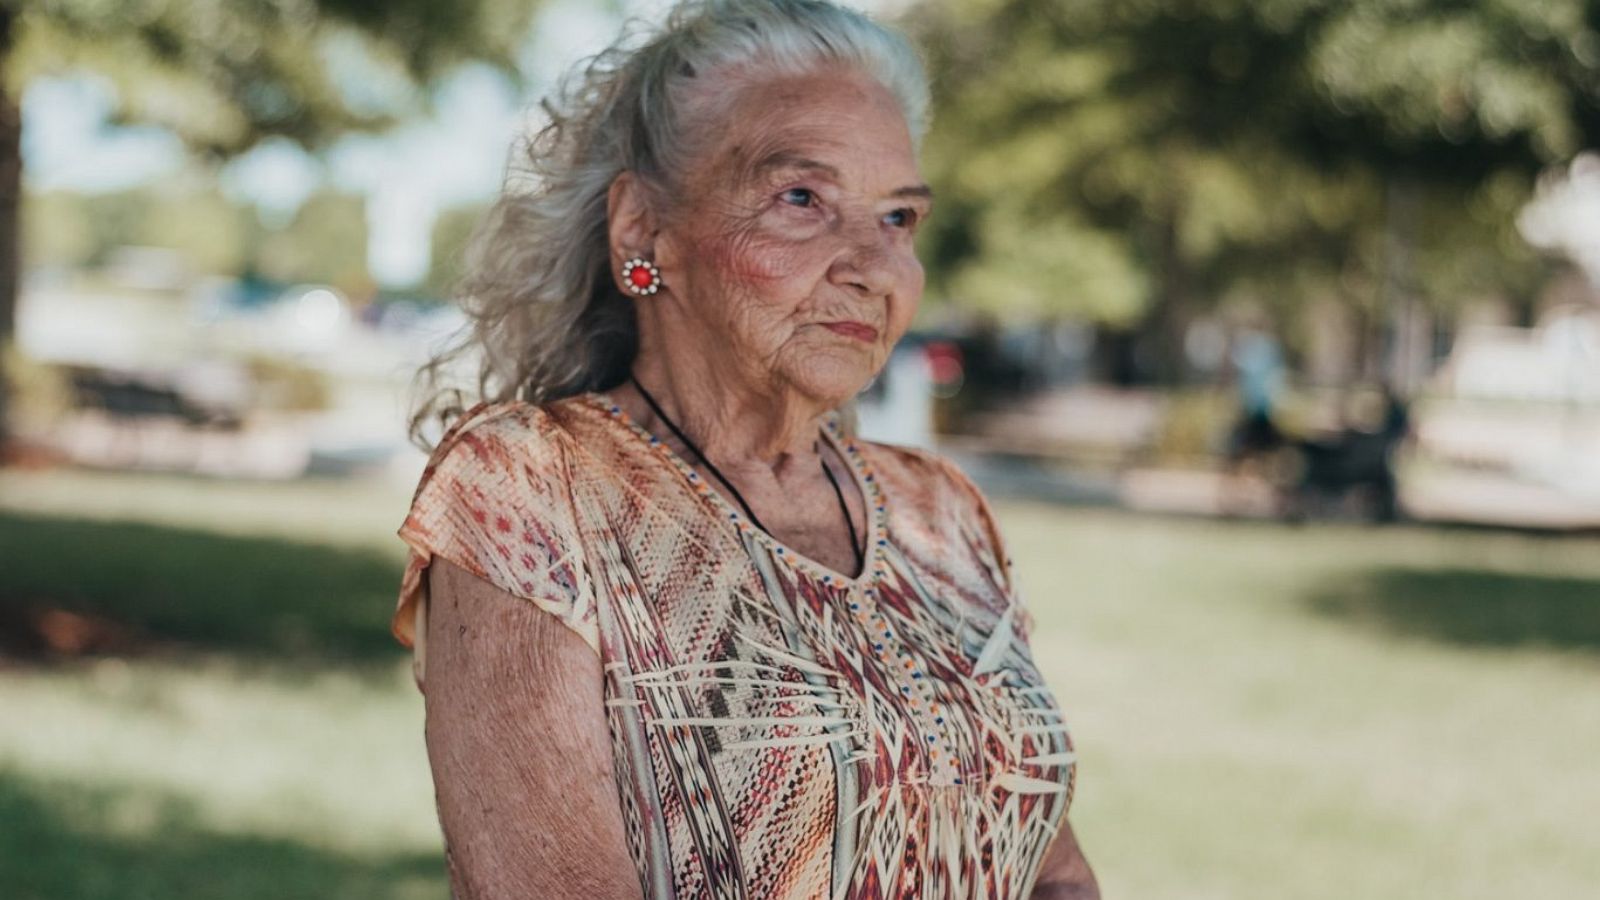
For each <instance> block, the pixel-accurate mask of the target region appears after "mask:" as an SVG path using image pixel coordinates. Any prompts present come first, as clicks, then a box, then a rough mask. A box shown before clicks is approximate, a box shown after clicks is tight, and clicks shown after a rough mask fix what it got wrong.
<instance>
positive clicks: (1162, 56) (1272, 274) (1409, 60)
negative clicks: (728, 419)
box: [913, 0, 1600, 379]
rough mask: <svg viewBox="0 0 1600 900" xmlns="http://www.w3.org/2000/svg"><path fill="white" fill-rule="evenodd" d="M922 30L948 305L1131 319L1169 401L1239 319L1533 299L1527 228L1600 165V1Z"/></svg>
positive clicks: (1122, 9)
mask: <svg viewBox="0 0 1600 900" xmlns="http://www.w3.org/2000/svg"><path fill="white" fill-rule="evenodd" d="M914 22H915V24H914V26H913V27H914V28H915V29H916V30H917V31H918V32H919V37H921V39H922V40H923V42H924V45H925V46H926V47H927V48H928V49H929V54H930V57H931V63H932V65H931V68H932V71H933V73H934V75H935V90H936V94H935V104H936V105H935V123H936V124H935V127H934V130H933V132H932V133H931V134H930V137H929V141H928V144H927V154H926V162H927V165H928V167H929V170H930V176H931V177H932V178H934V179H935V180H936V181H937V182H938V183H939V185H940V191H941V198H940V205H941V215H939V216H935V217H934V219H933V220H932V221H930V225H932V226H933V227H932V228H930V229H929V234H928V235H927V237H926V245H925V246H926V247H927V249H928V250H929V257H930V269H931V273H930V274H931V275H932V278H933V282H934V284H935V285H937V286H940V287H942V288H943V289H944V290H945V291H947V292H953V291H960V292H962V293H963V294H965V293H966V292H968V291H977V290H982V289H985V288H986V289H987V290H989V291H991V292H994V293H995V294H996V295H997V296H991V297H987V298H983V299H982V300H981V301H980V302H984V303H985V304H987V305H991V306H994V305H1011V304H1016V305H1022V306H1025V307H1031V306H1033V305H1036V304H1037V303H1038V298H1049V302H1050V303H1051V304H1052V305H1054V306H1056V307H1057V308H1059V309H1062V310H1063V311H1070V312H1074V313H1077V314H1081V315H1087V316H1092V317H1095V318H1098V319H1100V320H1102V321H1126V320H1127V319H1129V318H1131V317H1139V318H1141V319H1142V327H1143V328H1144V329H1145V330H1146V331H1147V332H1148V333H1149V334H1150V335H1152V336H1154V337H1155V338H1156V342H1157V344H1156V348H1155V349H1156V350H1157V352H1156V353H1154V354H1151V357H1150V358H1152V359H1154V360H1159V361H1161V362H1162V363H1164V364H1165V370H1164V371H1161V372H1159V373H1157V374H1158V375H1160V376H1162V377H1164V378H1167V379H1174V378H1177V377H1180V376H1181V375H1182V372H1181V370H1180V368H1179V367H1180V366H1181V361H1182V359H1183V353H1182V350H1181V340H1182V334H1183V331H1184V327H1185V326H1186V324H1187V323H1188V321H1189V320H1190V319H1191V318H1192V316H1193V315H1194V314H1195V313H1196V311H1197V310H1198V309H1199V308H1200V307H1201V306H1202V304H1206V303H1213V302H1216V301H1218V300H1225V299H1228V298H1230V297H1239V296H1246V297H1251V298H1254V299H1256V300H1257V301H1263V300H1264V301H1266V302H1268V303H1269V304H1271V305H1274V306H1276V307H1277V308H1278V309H1280V310H1287V311H1291V312H1292V311H1293V309H1294V308H1296V307H1298V306H1300V305H1302V304H1301V302H1300V301H1302V300H1303V299H1305V298H1309V297H1316V296H1339V297H1345V298H1350V297H1355V298H1358V302H1357V303H1356V306H1357V307H1358V308H1359V310H1360V312H1361V313H1362V314H1363V315H1365V316H1366V317H1368V318H1369V319H1370V318H1372V317H1375V316H1379V315H1383V314H1384V311H1385V309H1384V308H1385V307H1386V306H1391V307H1392V306H1393V303H1394V301H1396V300H1397V299H1399V298H1400V297H1401V296H1402V295H1404V296H1418V297H1420V298H1422V299H1425V300H1428V301H1430V302H1433V303H1435V304H1439V305H1444V304H1447V303H1448V301H1449V300H1450V299H1451V298H1453V297H1455V296H1457V295H1459V294H1460V293H1462V292H1463V291H1466V290H1468V289H1470V290H1472V291H1473V292H1474V293H1476V294H1482V293H1484V292H1489V291H1494V290H1505V291H1512V292H1526V291H1527V290H1528V287H1529V285H1530V283H1531V282H1532V280H1533V279H1535V278H1537V276H1538V274H1539V271H1540V267H1539V265H1538V264H1537V260H1535V258H1534V257H1533V255H1532V254H1531V253H1530V252H1529V251H1528V249H1527V248H1526V247H1524V246H1523V245H1522V244H1521V242H1520V241H1519V240H1518V239H1517V237H1516V235H1515V232H1514V226H1513V222H1514V219H1515V212H1516V210H1517V209H1518V207H1519V206H1520V205H1521V204H1522V203H1523V202H1524V201H1525V200H1526V198H1527V197H1528V196H1529V193H1530V191H1531V189H1532V185H1533V181H1534V177H1535V175H1536V174H1537V172H1538V171H1540V170H1541V169H1542V168H1544V167H1546V166H1548V165H1550V164H1552V163H1556V162H1559V161H1562V160H1566V159H1569V158H1571V157H1572V156H1573V155H1574V154H1575V153H1576V152H1577V151H1578V150H1580V149H1582V148H1584V147H1593V146H1597V145H1600V0H1546V2H1541V3H1522V2H1517V0H1486V2H1481V3H1471V4H1464V3H1460V2H1456V0H1248V2H1247V0H1143V2H1138V3H1130V2H1124V0H1074V2H1070V3H1062V2H1056V0H928V2H927V4H926V6H925V7H924V9H923V11H922V13H921V14H920V15H918V16H917V17H915V20H914ZM946 209H948V210H950V211H951V214H946V212H945V210H946ZM1046 244H1048V245H1049V246H1045V245H1046ZM1008 253H1010V254H1012V259H1013V260H1014V261H1010V262H1002V260H1006V257H1007V254H1008ZM1063 254H1065V257H1066V258H1068V259H1071V260H1073V262H1072V263H1070V264H1064V263H1061V262H1060V261H1059V260H1060V259H1061V258H1062V256H1063ZM1088 257H1095V258H1097V260H1098V261H1097V262H1093V263H1091V262H1088ZM996 265H1008V266H1009V267H1012V268H1013V269H1014V271H1013V272H1012V273H1011V275H1010V276H1009V277H1008V278H1005V279H1000V278H990V277H984V276H982V275H981V274H980V275H974V274H973V273H983V272H986V271H988V270H990V269H992V268H993V267H994V266H996ZM1108 272H1126V273H1127V275H1126V276H1124V277H1116V278H1107V277H1106V273H1108ZM1096 273H1098V274H1096ZM1025 286H1026V287H1025Z"/></svg>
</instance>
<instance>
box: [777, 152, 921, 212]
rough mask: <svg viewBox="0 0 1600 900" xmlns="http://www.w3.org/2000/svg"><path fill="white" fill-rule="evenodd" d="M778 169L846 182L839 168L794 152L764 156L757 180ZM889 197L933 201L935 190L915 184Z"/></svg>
mask: <svg viewBox="0 0 1600 900" xmlns="http://www.w3.org/2000/svg"><path fill="white" fill-rule="evenodd" d="M778 169H810V170H812V171H815V172H820V173H821V174H823V175H826V176H828V177H829V178H831V179H833V180H834V181H843V180H844V178H843V176H842V175H840V173H839V169H838V167H837V166H832V165H829V164H828V163H825V162H822V161H820V160H815V159H812V158H810V157H808V156H801V155H800V154H798V153H795V152H794V151H792V150H776V151H773V152H772V153H769V154H767V155H766V156H763V157H762V158H761V159H760V161H758V162H757V163H756V164H755V174H756V177H757V178H762V177H765V176H766V175H767V174H768V173H770V172H774V171H776V170H778ZM889 196H891V197H922V198H925V199H928V200H932V199H933V188H931V187H928V186H927V185H925V184H913V185H908V186H906V187H901V188H895V189H894V190H893V191H890V192H889Z"/></svg>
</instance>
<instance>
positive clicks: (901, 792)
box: [393, 0, 1098, 898]
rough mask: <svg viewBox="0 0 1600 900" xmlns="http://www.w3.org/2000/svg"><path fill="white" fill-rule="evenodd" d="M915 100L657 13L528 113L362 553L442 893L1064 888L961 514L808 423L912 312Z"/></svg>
mask: <svg viewBox="0 0 1600 900" xmlns="http://www.w3.org/2000/svg"><path fill="white" fill-rule="evenodd" d="M926 107H927V88H926V84H925V81H924V77H923V75H922V70H921V66H920V64H919V62H918V59H917V56H916V54H915V53H914V51H913V50H912V49H911V48H910V47H909V45H908V44H907V43H906V42H905V41H904V39H903V38H901V37H899V36H898V35H896V34H895V33H893V32H891V31H889V30H886V29H885V28H884V27H883V26H881V25H878V24H876V23H874V22H873V21H871V20H870V19H868V18H866V17H865V16H863V15H861V14H859V13H856V12H852V11H848V10H845V9H841V8H838V7H835V6H833V5H830V4H828V3H825V2H820V0H713V2H697V3H685V4H681V5H679V6H678V7H677V8H675V9H674V10H673V12H672V13H671V15H670V17H669V18H668V20H667V22H666V24H665V27H664V28H662V29H661V30H660V31H659V32H657V33H655V34H653V35H651V36H650V39H649V40H648V41H647V42H645V43H643V44H642V46H639V47H638V48H637V49H632V50H627V49H623V48H622V45H621V44H619V45H618V47H614V48H613V49H611V50H608V51H606V52H605V53H602V54H601V55H599V56H598V57H596V58H594V59H593V60H591V61H589V63H588V64H587V65H586V66H585V67H583V68H581V69H580V70H578V71H577V72H576V73H575V75H574V76H572V79H571V80H569V81H568V82H567V83H566V85H565V87H564V89H563V91H562V92H560V93H559V94H558V98H557V100H556V101H555V102H553V103H549V104H547V107H546V108H547V110H548V111H549V112H550V115H551V121H550V123H549V125H548V126H547V127H546V128H545V129H544V130H543V131H542V132H541V133H540V135H539V136H538V138H537V139H536V140H535V141H533V142H532V143H531V144H530V148H529V153H528V156H529V158H530V159H531V161H532V163H533V165H534V167H535V172H534V174H535V175H536V176H537V177H536V179H534V180H533V186H532V187H528V188H524V189H521V190H508V191H507V193H506V196H505V197H503V198H502V200H501V201H500V203H499V204H498V205H497V207H496V209H495V211H494V213H493V214H492V215H491V216H490V217H489V219H488V220H487V222H486V225H485V226H484V227H483V228H482V229H480V232H479V234H478V236H477V238H476V244H475V248H474V249H473V250H472V251H471V252H470V253H469V254H468V263H469V268H470V269H471V274H470V275H469V276H468V278H467V279H466V281H465V283H464V284H463V286H462V290H461V295H462V301H463V303H465V304H466V305H467V307H468V309H469V312H471V313H472V314H473V317H474V320H475V325H476V328H475V330H474V333H473V336H472V339H471V342H470V344H468V345H463V346H470V347H471V348H473V349H474V350H476V351H477V352H479V353H481V358H482V360H483V366H484V368H483V372H482V379H481V382H480V389H482V391H483V393H484V395H486V396H489V397H491V399H488V400H484V401H482V402H479V403H477V404H476V405H474V406H472V407H471V408H470V409H466V410H464V411H462V410H459V409H456V410H454V412H455V415H453V416H451V415H450V414H448V413H446V414H443V417H444V418H446V419H447V420H449V419H452V418H453V423H452V424H451V426H450V427H449V428H448V429H447V430H446V432H445V434H444V437H443V439H442V440H441V441H440V443H439V444H438V446H437V448H436V449H435V450H434V452H433V457H432V459H431V460H430V461H429V464H428V466H427V468H426V469H425V471H424V472H423V475H422V481H421V483H420V485H419V486H418V488H417V492H416V496H415V497H414V500H413V504H412V508H411V510H410V514H409V516H408V517H407V518H406V520H405V523H404V524H403V525H402V527H401V528H400V532H399V533H400V536H401V537H402V538H403V539H404V540H405V541H406V542H407V544H408V545H409V546H410V547H411V548H412V551H413V552H412V555H411V558H410V564H409V566H408V567H407V569H406V572H405V577H404V581H403V584H402V588H401V595H400V603H399V609H398V610H397V612H396V615H395V618H394V623H393V624H394V631H395V634H396V636H397V637H398V638H399V639H400V641H401V642H402V643H405V644H407V645H409V646H411V647H413V649H414V653H415V656H414V659H415V664H416V669H415V671H416V675H417V681H418V685H419V686H420V687H421V688H422V689H423V691H424V695H425V698H426V709H427V724H426V735H427V747H428V753H429V758H430V761H431V763H432V767H433V776H434V782H435V785H436V788H437V801H438V809H439V818H440V822H441V825H442V828H443V832H444V836H445V843H446V847H447V856H448V860H449V869H450V877H451V881H452V884H453V886H454V890H455V893H456V896H458V897H462V898H501V897H505V898H545V897H585V898H612V897H619V898H620V897H649V898H661V897H677V898H700V897H715V898H724V897H726V898H733V897H740V898H743V897H749V898H769V897H783V898H802V897H804V898H813V897H830V898H832V897H850V898H855V897H896V898H920V897H929V898H933V897H940V898H944V897H949V898H973V897H1017V898H1022V897H1097V896H1098V890H1097V888H1096V886H1095V881H1094V877H1093V876H1092V874H1091V873H1090V870H1089V867H1088V866H1087V865H1086V863H1085V861H1084V858H1083V855H1082V853H1081V852H1080V851H1079V847H1078V844H1077V842H1076V841H1075V839H1074V837H1073V834H1072V829H1071V828H1070V827H1069V826H1068V824H1067V807H1068V805H1069V803H1070V802H1071V799H1072V794H1073V784H1074V773H1075V763H1074V756H1073V751H1072V742H1071V740H1070V739H1069V737H1068V733H1067V728H1066V726H1065V725H1064V724H1063V714H1062V711H1061V709H1060V708H1059V706H1058V705H1057V704H1056V702H1055V700H1054V698H1053V697H1052V695H1051V692H1050V689H1049V688H1048V687H1047V686H1046V685H1045V684H1044V683H1043V680H1042V679H1041V677H1040V674H1039V670H1038V668H1037V667H1036V666H1035V664H1034V661H1033V659H1032V657H1031V654H1030V651H1029V645H1028V635H1029V630H1030V626H1031V622H1032V620H1031V618H1030V616H1029V614H1028V612H1027V610H1026V609H1025V607H1024V606H1023V604H1022V601H1021V599H1020V598H1019V596H1018V593H1017V589H1016V586H1015V584H1014V583H1013V572H1012V568H1011V559H1010V557H1009V556H1007V554H1006V550H1005V548H1004V545H1003V542H1002V540H1001V535H1000V532H999V531H998V529H997V528H996V525H995V520H994V518H993V515H992V513H991V511H990V508H989V505H988V503H987V502H986V500H985V499H984V497H983V496H982V494H980V493H979V491H978V490H977V488H975V487H974V486H973V484H972V482H971V481H970V480H968V478H967V477H966V476H965V475H964V474H963V473H962V472H961V471H960V470H959V469H957V468H956V467H955V466H954V465H953V464H951V463H950V462H949V461H948V460H946V459H945V458H943V457H942V456H940V455H938V454H936V453H932V452H928V451H926V450H919V449H913V448H910V447H901V446H894V445H890V444H881V443H874V442H871V441H866V440H862V439H859V438H857V437H855V436H854V435H853V432H852V430H851V428H850V427H849V422H848V417H847V416H846V415H845V414H844V413H842V412H841V408H842V407H845V408H847V407H848V404H849V403H850V401H851V399H852V397H854V395H855V394H856V393H857V392H858V391H860V390H861V389H862V388H863V387H864V386H865V385H866V384H867V383H868V382H869V381H870V380H871V379H872V378H873V376H874V375H875V374H876V373H877V372H878V371H879V369H880V368H881V367H882V366H883V365H884V362H885V360H886V358H887V357H888V355H889V352H890V350H891V349H892V348H893V347H894V345H895V342H896V341H897V340H898V339H899V338H900V336H901V335H902V334H903V333H904V332H905V330H906V327H907V325H908V323H909V322H910V321H911V318H912V314H913V312H914V311H915V309H916V307H917V303H918V300H919V298H920V295H921V293H922V287H923V275H922V268H921V266H920V265H919V264H918V261H917V258H916V255H915V253H914V251H913V246H912V245H913V238H914V235H915V233H916V231H917V227H918V224H919V223H920V222H921V221H922V220H923V219H925V218H926V217H927V216H928V213H929V206H930V201H931V192H930V190H929V188H928V187H927V186H926V185H924V184H923V183H922V181H921V179H920V177H919V175H918V168H917V160H916V147H917V143H918V140H919V138H920V136H921V134H922V133H923V130H924V118H925V116H926ZM447 355H448V354H447ZM437 362H440V361H436V363H437ZM493 381H499V382H500V383H502V385H503V387H502V388H501V389H500V390H499V391H498V393H496V392H494V391H493V390H491V389H489V388H487V387H484V386H485V385H489V384H490V383H491V382H493ZM429 415H432V413H431V412H430V411H429V409H428V408H424V409H423V410H421V411H420V412H419V413H418V415H417V418H416V419H415V420H414V421H413V427H414V428H415V427H418V426H419V423H421V422H422V421H424V420H425V419H426V418H427V417H428V416H429Z"/></svg>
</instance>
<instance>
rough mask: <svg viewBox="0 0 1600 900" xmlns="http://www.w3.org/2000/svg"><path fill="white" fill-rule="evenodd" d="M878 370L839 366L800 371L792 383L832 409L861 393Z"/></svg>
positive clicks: (797, 388) (800, 390)
mask: <svg viewBox="0 0 1600 900" xmlns="http://www.w3.org/2000/svg"><path fill="white" fill-rule="evenodd" d="M876 374H877V372H876V370H874V369H869V368H867V367H865V366H837V367H830V368H828V369H825V370H822V369H820V368H819V369H817V370H811V371H807V372H804V373H799V377H796V378H792V379H790V384H791V385H793V386H794V387H795V389H796V390H798V391H799V392H800V393H802V394H804V395H805V396H807V397H810V398H811V399H813V400H816V401H817V402H819V403H821V404H822V405H823V406H825V407H827V408H829V409H832V408H834V407H837V406H839V405H841V404H843V403H845V402H847V401H849V400H850V399H851V398H853V397H855V395H857V394H859V393H861V392H862V390H864V389H865V388H866V386H867V385H868V384H870V383H871V382H872V377H873V376H874V375H876Z"/></svg>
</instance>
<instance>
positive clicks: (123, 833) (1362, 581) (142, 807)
mask: <svg viewBox="0 0 1600 900" xmlns="http://www.w3.org/2000/svg"><path fill="white" fill-rule="evenodd" d="M407 499H408V495H407V493H406V491H405V490H404V489H398V490H397V489H393V488H389V489H384V488H378V487H373V486H364V485H351V484H341V483H337V482H323V483H316V482H311V483H298V484H291V485H242V484H232V483H225V482H212V481H206V480H197V479H185V478H157V477H131V476H120V475H96V474H90V473H51V474H48V475H21V474H18V473H3V474H0V560H3V561H4V566H5V573H6V574H5V577H4V579H3V581H0V613H3V614H5V615H8V616H10V619H9V620H10V621H13V622H14V621H15V620H16V616H18V615H20V614H21V613H20V611H21V610H24V609H26V608H30V607H33V606H37V605H40V604H45V605H51V606H56V607H61V608H66V609H70V610H74V611H77V612H82V613H87V614H90V615H93V616H97V617H100V618H101V619H103V620H105V621H110V622H115V623H117V624H118V625H119V626H120V627H121V628H122V629H123V632H122V639H123V640H126V641H129V642H131V643H130V646H133V647H137V648H139V649H137V650H136V651H134V652H127V653H114V654H112V655H98V656H90V657H87V658H85V659H81V660H76V661H70V662H49V663H45V662H37V661H34V662H28V663H23V664H11V665H8V666H6V667H4V668H0V709H4V710H5V711H7V713H9V716H8V721H9V723H10V724H9V726H8V727H7V728H5V729H3V730H0V885H4V886H5V889H4V892H3V893H4V896H6V897H8V898H9V897H16V898H22V900H31V898H91V897H92V898H102V897H103V898H146V897H148V898H177V897H229V898H233V897H241V898H253V897H261V898H267V897H272V898H282V897H296V898H298V897H339V898H352V897H353V898H361V897H375V898H376V897H398V898H411V897H416V898H443V897H445V896H446V895H447V888H446V882H445V878H444V873H443V865H442V861H441V859H440V855H439V840H438V835H437V826H436V823H435V819H434V813H433V806H432V803H433V798H432V787H431V783H430V781H429V778H428V770H427V761H426V756H425V754H424V750H423V745H422V730H421V715H422V703H421V698H420V696H419V695H418V694H417V693H416V690H415V688H414V687H413V686H412V684H411V681H410V671H409V667H408V659H407V657H406V656H405V655H404V653H403V651H401V649H400V648H398V647H397V646H395V645H393V644H392V643H391V641H390V639H389V637H388V634H387V619H388V613H389V610H390V609H391V607H392V604H393V599H394V591H395V588H396V587H397V585H398V579H399V573H400V568H399V567H400V564H401V562H402V560H403V554H402V551H403V547H402V545H401V544H400V542H399V540H398V539H397V538H395V537H394V535H393V532H394V529H395V527H397V526H398V525H399V522H400V519H401V518H402V517H403V514H404V509H405V504H406V501H407ZM998 509H999V510H1000V514H1001V517H1002V524H1003V528H1004V529H1005V533H1006V535H1007V538H1008V540H1009V541H1010V542H1011V549H1012V551H1013V555H1014V556H1015V557H1016V560H1017V568H1018V572H1019V579H1020V584H1021V587H1022V590H1023V593H1024V596H1025V598H1026V600H1027V602H1028V603H1029V604H1030V605H1031V607H1032V609H1033V611H1034V614H1035V616H1036V619H1037V622H1038V631H1037V632H1036V633H1035V635H1034V653H1035V656H1036V658H1037V659H1038V660H1039V662H1040V663H1041V665H1042V666H1043V668H1044V669H1045V671H1046V672H1047V674H1048V676H1049V678H1050V681H1051V684H1052V685H1053V686H1054V687H1055V692H1056V694H1057V697H1058V699H1059V700H1060V701H1061V702H1062V704H1063V705H1064V706H1065V707H1066V709H1067V713H1068V717H1069V724H1070V725H1071V726H1072V728H1073V735H1074V741H1075V743H1076V745H1077V749H1078V751H1079V753H1080V757H1081V764H1080V772H1079V782H1078V784H1079V791H1078V795H1077V799H1076V802H1075V805H1074V807H1073V812H1072V816H1073V822H1074V827H1075V828H1076V830H1077V832H1078V834H1079V838H1080V840H1081V841H1082V843H1083V845H1084V848H1085V850H1086V852H1087V853H1088V855H1089V858H1090V860H1091V862H1092V863H1093V864H1094V865H1095V867H1096V868H1097V870H1098V871H1099V874H1100V878H1101V882H1102V885H1103V887H1104V888H1105V890H1106V895H1107V896H1108V897H1116V898H1125V900H1158V898H1184V900H1196V898H1227V900H1247V898H1263V900H1264V898H1272V900H1282V898H1293V900H1317V898H1340V900H1348V898H1352V897H1360V898H1406V900H1412V898H1463V900H1465V898H1495V900H1504V898H1507V897H1519V898H1522V897H1527V898H1540V900H1546V898H1568V897H1570V898H1580V897H1581V898H1589V897H1593V896H1595V892H1596V890H1597V886H1600V764H1597V762H1596V760H1597V758H1600V539H1594V538H1588V539H1579V538H1569V539H1552V538H1537V537H1529V536H1524V535H1516V534H1505V533H1494V532H1483V531H1448V530H1433V529H1422V528H1395V529H1386V530H1363V529H1360V528H1356V527H1346V526H1338V527H1311V528H1306V529H1300V530H1294V529H1285V528H1281V527H1277V526H1272V525H1261V524H1240V523H1209V522H1201V521H1192V520H1173V519H1155V518H1140V517H1135V516H1129V515H1123V514H1119V513H1114V512H1107V511H1086V510H1063V509H1060V508H1054V507H1047V506H1042V505H1035V504H1023V503H1009V502H1002V503H999V505H998ZM4 621H7V619H0V622H4Z"/></svg>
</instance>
